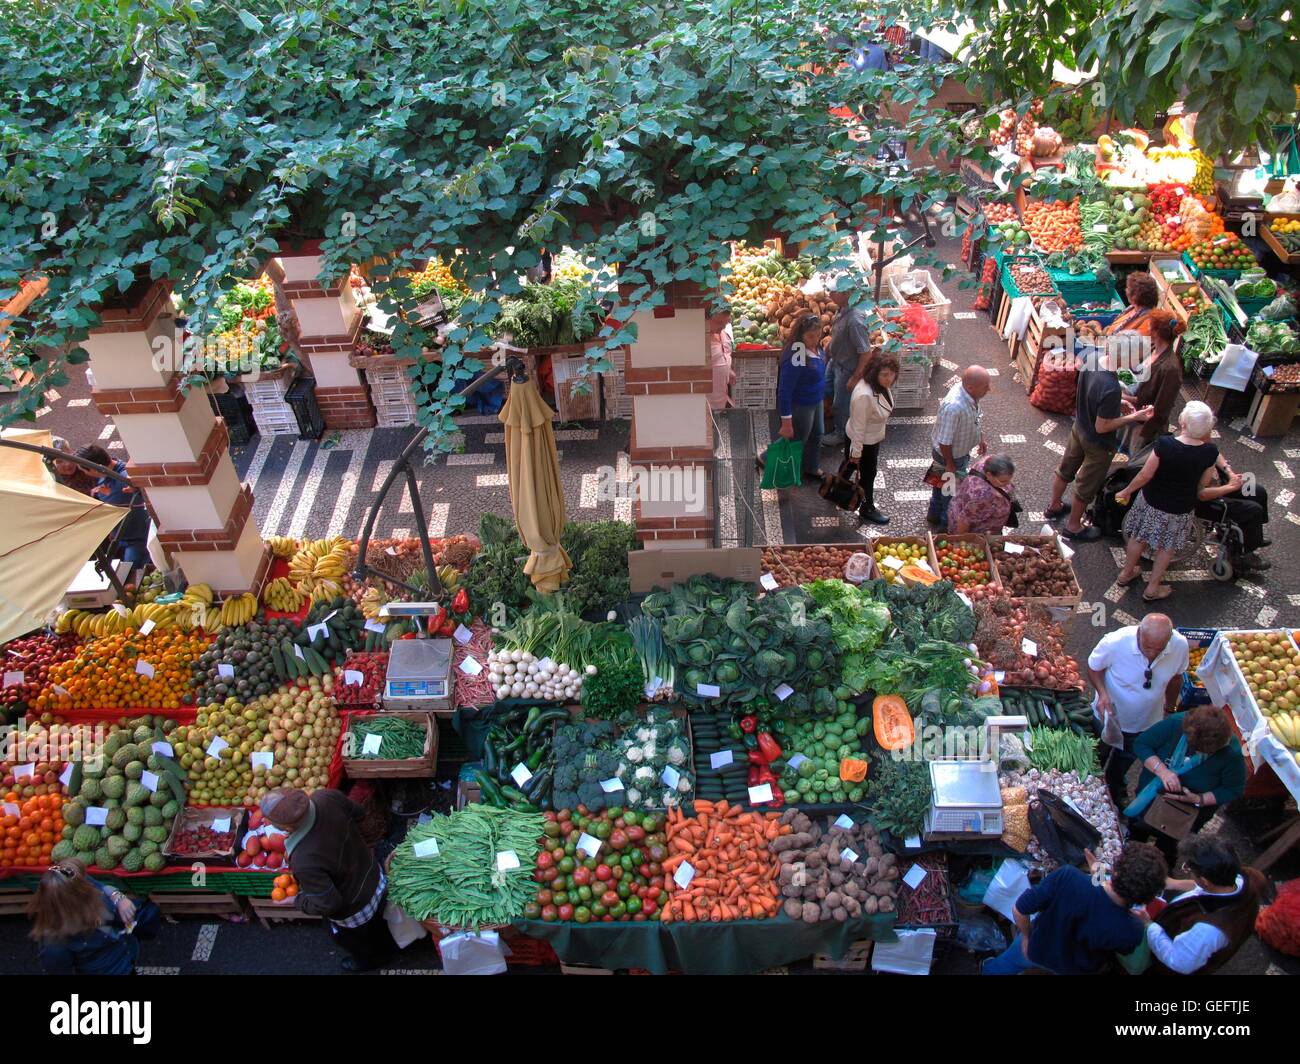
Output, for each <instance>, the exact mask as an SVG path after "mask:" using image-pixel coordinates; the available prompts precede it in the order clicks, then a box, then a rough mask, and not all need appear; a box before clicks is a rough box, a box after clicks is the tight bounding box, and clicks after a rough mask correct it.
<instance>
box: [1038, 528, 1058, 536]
mask: <svg viewBox="0 0 1300 1064" xmlns="http://www.w3.org/2000/svg"><path fill="white" fill-rule="evenodd" d="M1038 531H1039V534H1040V535H1043V536H1046V537H1047V538H1048V539H1051V538H1052V537H1053V536H1054V535H1056V530H1055V529H1053V528H1052V526H1051V525H1043V527H1042V528H1040V529H1039V530H1038Z"/></svg>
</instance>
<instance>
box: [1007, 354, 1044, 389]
mask: <svg viewBox="0 0 1300 1064" xmlns="http://www.w3.org/2000/svg"><path fill="white" fill-rule="evenodd" d="M1012 365H1014V366H1015V367H1016V372H1017V373H1019V374H1020V381H1021V383H1022V384H1023V385H1024V386H1025V394H1026V395H1028V394H1029V393H1030V392H1032V391H1033V390H1034V378H1035V377H1036V376H1037V375H1038V356H1037V355H1031V354H1030V353H1029V348H1028V346H1027V345H1025V344H1020V345H1019V346H1018V347H1017V348H1016V351H1015V355H1014V357H1013V358H1012Z"/></svg>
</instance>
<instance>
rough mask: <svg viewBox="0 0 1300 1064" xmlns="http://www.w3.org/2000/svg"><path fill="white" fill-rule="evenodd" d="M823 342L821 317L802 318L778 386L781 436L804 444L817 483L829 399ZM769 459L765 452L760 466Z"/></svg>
mask: <svg viewBox="0 0 1300 1064" xmlns="http://www.w3.org/2000/svg"><path fill="white" fill-rule="evenodd" d="M821 339H822V321H821V318H819V317H818V316H817V315H816V314H805V315H804V316H803V317H801V318H800V319H799V320H798V322H796V323H795V327H794V329H793V330H792V331H791V333H790V339H789V340H787V341H786V345H785V350H783V351H782V352H781V368H780V371H779V376H778V377H777V384H776V409H777V413H778V414H779V415H780V416H781V428H780V435H781V437H782V439H786V440H798V441H800V442H801V443H802V444H803V475H804V476H805V477H811V478H813V479H815V480H820V479H821V475H822V472H821V462H820V458H819V455H818V451H819V449H820V448H821V442H822V424H823V423H822V400H823V399H824V398H825V397H826V352H825V350H823V348H822V346H821ZM766 459H767V455H766V452H765V453H764V455H763V458H762V459H760V464H761V463H762V462H764V461H766Z"/></svg>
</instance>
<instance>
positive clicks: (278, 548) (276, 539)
mask: <svg viewBox="0 0 1300 1064" xmlns="http://www.w3.org/2000/svg"><path fill="white" fill-rule="evenodd" d="M266 545H267V546H268V547H270V548H271V553H272V554H274V555H275V556H276V557H277V558H292V557H293V556H294V555H295V554H296V553H297V552H298V541H297V540H296V539H294V538H293V536H267V537H266Z"/></svg>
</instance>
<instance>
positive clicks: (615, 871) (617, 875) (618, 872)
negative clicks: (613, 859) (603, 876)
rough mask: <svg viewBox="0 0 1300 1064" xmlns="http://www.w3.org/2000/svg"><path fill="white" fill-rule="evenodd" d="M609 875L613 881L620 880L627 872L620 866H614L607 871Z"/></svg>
mask: <svg viewBox="0 0 1300 1064" xmlns="http://www.w3.org/2000/svg"><path fill="white" fill-rule="evenodd" d="M609 874H610V875H611V876H612V877H613V878H614V879H622V878H623V877H624V876H625V875H627V870H626V869H625V868H624V867H623V866H622V865H621V864H616V865H614V867H613V868H611V869H610V870H609Z"/></svg>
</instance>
